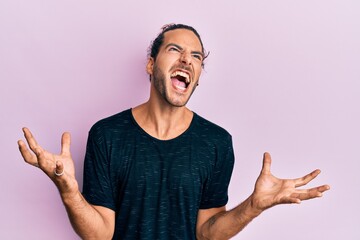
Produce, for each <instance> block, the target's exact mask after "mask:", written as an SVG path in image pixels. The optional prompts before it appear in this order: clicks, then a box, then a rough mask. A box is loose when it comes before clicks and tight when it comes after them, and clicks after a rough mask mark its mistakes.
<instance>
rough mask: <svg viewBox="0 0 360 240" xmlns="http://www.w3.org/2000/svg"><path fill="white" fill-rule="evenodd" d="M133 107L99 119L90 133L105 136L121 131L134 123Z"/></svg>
mask: <svg viewBox="0 0 360 240" xmlns="http://www.w3.org/2000/svg"><path fill="white" fill-rule="evenodd" d="M132 122H133V120H132V115H131V109H127V110H124V111H122V112H119V113H117V114H114V115H112V116H109V117H106V118H103V119H101V120H99V121H97V122H96V123H95V124H94V125H93V126H92V127H91V129H90V132H89V134H90V135H97V136H100V135H102V136H105V135H109V134H112V133H120V132H122V131H124V130H127V129H129V126H131V125H132Z"/></svg>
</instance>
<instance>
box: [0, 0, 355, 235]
mask: <svg viewBox="0 0 360 240" xmlns="http://www.w3.org/2000/svg"><path fill="white" fill-rule="evenodd" d="M359 13H360V1H358V0H332V1H329V0H311V1H310V0H302V1H300V0H298V1H295V0H294V1H289V0H279V1H274V0H268V1H256V0H255V1H254V0H252V1H249V0H248V1H245V0H244V1H235V0H234V1H222V2H221V1H218V0H217V1H199V0H191V1H190V0H184V1H177V2H171V1H165V0H163V1H161V0H153V1H114V0H108V1H94V0H92V1H89V0H86V1H85V0H78V1H73V0H72V1H69V0H63V1H51V0H32V1H28V0H2V1H1V2H0V80H1V86H0V109H1V111H0V114H1V115H0V121H1V126H0V128H1V129H0V132H1V135H0V147H1V153H2V156H1V161H0V164H1V165H0V169H1V173H0V190H1V197H0V199H1V200H0V201H1V204H0V213H1V215H0V239H54V240H57V239H59V240H60V239H77V238H78V237H77V236H76V235H75V234H74V233H73V230H72V228H71V226H70V224H69V222H68V220H67V216H66V213H65V210H64V208H63V206H62V203H61V201H60V198H59V196H58V193H57V190H56V188H55V187H54V185H53V183H52V182H50V181H49V180H48V179H47V177H46V176H45V175H44V174H43V173H42V172H41V171H39V169H36V168H33V167H31V166H29V165H27V164H25V163H24V162H23V161H22V159H21V157H20V154H19V153H18V149H17V144H16V141H17V140H18V139H21V138H23V136H22V133H21V127H23V126H28V127H29V128H30V129H31V130H32V131H33V132H34V133H35V135H36V137H37V138H38V141H39V142H40V143H41V144H42V145H43V147H45V148H46V149H48V150H50V151H55V152H58V151H59V145H60V135H61V133H62V132H63V131H70V132H71V133H72V153H73V157H74V159H75V161H76V167H77V168H76V169H77V171H76V173H77V179H78V180H79V182H80V185H82V165H83V158H84V152H85V143H86V139H87V133H88V130H89V128H90V127H91V126H92V124H94V123H95V122H96V121H97V120H99V119H101V118H104V117H106V116H109V115H112V114H114V113H116V112H119V111H121V110H124V109H126V108H129V107H133V106H136V105H137V104H140V103H142V102H143V101H145V100H147V98H148V94H149V81H148V76H147V75H146V73H145V63H146V50H147V47H148V45H149V43H150V41H151V40H152V39H153V38H154V37H155V35H156V34H157V33H158V31H159V29H160V27H161V26H162V25H163V24H165V23H171V22H181V23H186V24H190V25H193V26H194V27H195V28H197V29H198V31H199V32H200V34H202V37H203V41H204V44H205V47H206V48H207V49H208V50H210V51H211V54H210V57H209V58H208V60H207V64H206V70H205V71H204V73H203V75H202V78H201V81H200V86H199V88H198V90H197V91H196V92H195V94H194V96H193V98H192V99H191V101H190V103H189V107H190V108H192V109H193V110H194V111H196V112H197V113H198V114H200V115H202V116H204V117H206V118H208V119H210V120H212V121H213V122H215V123H217V124H219V125H221V126H223V127H224V128H226V129H227V130H228V131H230V132H231V134H232V135H233V140H234V148H235V154H236V159H237V161H236V165H235V169H234V175H233V178H232V181H231V185H230V193H229V194H230V202H229V207H234V206H235V205H236V204H237V203H240V202H241V201H242V200H244V199H245V198H246V197H247V196H248V195H249V194H250V193H251V191H252V188H253V185H254V182H255V180H256V178H257V176H258V173H259V171H260V168H261V157H262V153H263V152H264V151H269V152H270V153H272V156H273V166H272V170H273V173H274V174H275V175H276V176H278V177H282V178H289V177H300V176H302V175H304V174H305V173H307V172H310V171H311V170H313V169H315V168H320V169H322V174H321V175H320V176H319V178H318V179H316V180H315V181H314V182H313V183H311V184H310V186H315V185H318V184H323V183H328V184H330V185H331V186H332V190H331V191H329V192H328V193H327V194H326V195H325V196H324V197H323V198H322V199H317V200H314V201H308V202H303V203H302V204H301V205H300V206H295V205H286V206H278V207H276V208H273V209H271V210H268V211H267V212H265V213H264V214H263V215H262V216H260V217H259V218H257V219H255V220H254V221H253V222H252V223H251V224H250V225H249V226H248V227H247V228H246V229H245V230H244V231H243V232H241V233H240V234H239V235H238V236H236V237H235V238H234V239H263V238H267V239H292V240H300V239H327V240H338V239H347V240H349V239H360V230H359V221H358V217H359V214H360V205H359V204H358V202H359V199H360V191H359V185H360V177H359V168H360V163H359V160H360V159H359V154H358V151H359V149H360V144H359V142H360V140H359V136H360V127H359V125H360V124H359V123H360V107H359V103H360V14H359Z"/></svg>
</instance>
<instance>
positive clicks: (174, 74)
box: [171, 71, 190, 83]
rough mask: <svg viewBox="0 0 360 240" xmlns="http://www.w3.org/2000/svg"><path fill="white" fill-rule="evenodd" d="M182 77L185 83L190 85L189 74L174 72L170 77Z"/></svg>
mask: <svg viewBox="0 0 360 240" xmlns="http://www.w3.org/2000/svg"><path fill="white" fill-rule="evenodd" d="M178 75H179V76H182V77H184V78H185V81H186V83H190V78H189V74H187V73H185V72H181V71H175V72H173V73H172V74H171V77H176V76H178Z"/></svg>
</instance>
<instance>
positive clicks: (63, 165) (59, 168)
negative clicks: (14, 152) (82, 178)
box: [18, 128, 77, 191]
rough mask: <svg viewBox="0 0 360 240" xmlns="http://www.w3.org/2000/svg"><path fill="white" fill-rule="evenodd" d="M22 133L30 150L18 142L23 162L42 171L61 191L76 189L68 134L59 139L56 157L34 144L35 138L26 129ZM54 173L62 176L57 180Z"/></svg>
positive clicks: (21, 142)
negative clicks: (59, 147) (59, 149)
mask: <svg viewBox="0 0 360 240" xmlns="http://www.w3.org/2000/svg"><path fill="white" fill-rule="evenodd" d="M23 131H24V135H25V138H26V141H27V143H28V145H29V148H30V149H28V148H27V146H26V144H25V143H24V142H23V141H19V142H18V144H19V149H20V152H21V155H22V156H23V158H24V160H25V162H27V163H29V164H31V165H33V166H36V167H39V168H40V169H41V170H42V171H44V172H45V173H46V175H48V176H49V178H51V180H53V181H54V183H55V184H56V185H57V186H58V187H59V189H60V190H61V191H69V190H74V189H76V188H77V182H76V179H75V167H74V162H73V160H72V158H71V153H70V134H69V133H64V134H63V136H62V138H61V153H60V154H58V155H56V154H53V153H50V152H48V151H46V150H44V149H43V148H42V147H41V146H40V145H39V144H38V143H37V142H36V140H35V138H34V137H33V135H32V134H31V132H30V131H29V130H28V129H27V128H24V129H23ZM33 153H34V154H33ZM55 172H57V173H61V172H64V175H63V176H62V177H61V178H59V177H57V176H56V175H55Z"/></svg>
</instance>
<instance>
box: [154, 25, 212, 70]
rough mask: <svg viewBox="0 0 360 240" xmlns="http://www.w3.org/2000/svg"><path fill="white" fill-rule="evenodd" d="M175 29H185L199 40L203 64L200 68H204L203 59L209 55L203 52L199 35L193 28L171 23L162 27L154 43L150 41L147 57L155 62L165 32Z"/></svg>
mask: <svg viewBox="0 0 360 240" xmlns="http://www.w3.org/2000/svg"><path fill="white" fill-rule="evenodd" d="M175 29H187V30H190V31H192V32H193V33H194V34H195V35H196V36H197V37H198V39H199V41H200V44H201V48H202V49H201V51H202V53H203V62H202V64H201V65H202V67H204V60H205V58H207V57H208V56H209V53H207V52H206V51H205V48H204V45H203V43H202V41H201V37H200V35H199V33H198V32H197V31H196V30H195V28H193V27H191V26H188V25H185V24H175V23H171V24H167V25H165V26H163V27H162V30H161V32H160V33H159V35H158V36H157V37H156V38H155V40H154V41H152V43H151V44H150V47H149V49H148V56H149V57H152V58H153V59H154V60H156V57H157V55H158V53H159V50H160V47H161V45H162V44H163V42H164V34H165V33H166V32H169V31H171V30H175Z"/></svg>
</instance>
